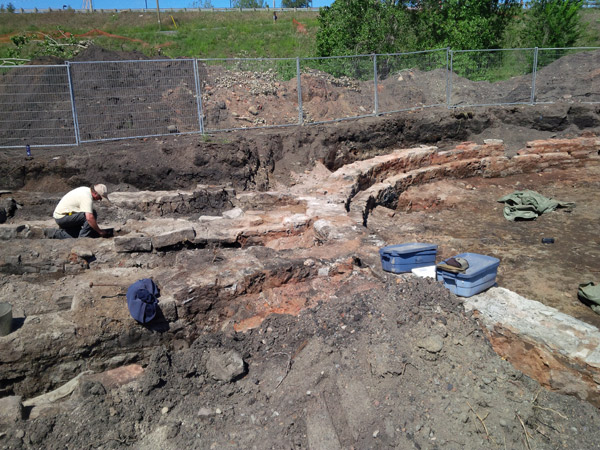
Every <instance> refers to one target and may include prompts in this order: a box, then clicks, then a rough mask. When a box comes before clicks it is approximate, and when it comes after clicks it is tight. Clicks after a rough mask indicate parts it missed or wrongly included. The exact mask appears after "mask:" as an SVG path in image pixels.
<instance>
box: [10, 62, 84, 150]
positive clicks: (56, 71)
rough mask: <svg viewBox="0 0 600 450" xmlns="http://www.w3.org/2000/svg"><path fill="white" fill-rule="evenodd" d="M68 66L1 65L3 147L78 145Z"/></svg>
mask: <svg viewBox="0 0 600 450" xmlns="http://www.w3.org/2000/svg"><path fill="white" fill-rule="evenodd" d="M74 116H75V114H74V112H73V102H72V97H71V84H70V80H69V71H68V67H67V66H64V65H60V66H33V65H32V66H16V67H11V68H8V67H0V146H2V147H20V146H25V145H26V144H30V145H32V146H34V145H40V146H41V145H46V146H50V145H53V146H56V145H73V144H76V143H77V141H76V138H75V125H74V120H73V117H74Z"/></svg>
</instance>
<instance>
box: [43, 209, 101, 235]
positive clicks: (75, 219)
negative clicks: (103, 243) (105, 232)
mask: <svg viewBox="0 0 600 450" xmlns="http://www.w3.org/2000/svg"><path fill="white" fill-rule="evenodd" d="M94 217H97V215H96V211H94ZM56 223H57V224H58V226H59V227H60V230H58V231H57V232H56V233H55V234H54V239H70V238H78V237H90V238H97V237H100V235H99V234H98V233H97V232H96V230H94V229H93V228H92V227H90V224H89V223H88V221H87V220H85V213H83V212H80V213H75V214H71V215H70V216H65V217H63V218H62V219H56Z"/></svg>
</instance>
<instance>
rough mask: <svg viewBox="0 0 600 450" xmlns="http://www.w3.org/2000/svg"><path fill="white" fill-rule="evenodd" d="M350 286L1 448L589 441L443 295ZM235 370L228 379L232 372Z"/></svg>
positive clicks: (168, 362)
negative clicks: (502, 357) (329, 298)
mask: <svg viewBox="0 0 600 450" xmlns="http://www.w3.org/2000/svg"><path fill="white" fill-rule="evenodd" d="M355 281H357V284H352V283H350V284H348V285H346V286H344V287H343V288H342V289H340V290H339V291H338V292H336V295H335V297H334V298H333V299H332V300H331V301H329V302H327V303H323V304H321V305H319V306H317V307H316V308H314V309H311V310H309V311H305V312H304V313H302V314H301V315H300V316H299V317H297V318H296V317H292V316H286V315H274V316H271V317H269V318H268V319H267V320H266V321H265V322H264V323H263V324H262V326H261V327H260V328H258V329H254V330H250V331H248V332H246V333H234V332H223V333H215V334H207V335H205V336H202V337H200V338H198V339H197V340H196V341H195V342H194V343H193V344H192V345H191V346H189V348H187V347H186V348H183V349H180V350H174V349H173V348H171V349H167V348H163V349H159V350H157V351H156V352H155V353H154V355H153V356H152V357H151V359H150V361H149V364H148V366H147V368H146V370H145V373H144V375H143V376H142V377H141V378H140V379H139V380H137V381H136V382H135V383H134V384H129V385H127V386H124V387H123V388H120V389H112V390H111V389H106V388H105V387H104V386H103V385H102V384H101V383H99V382H93V381H88V382H84V383H81V385H80V388H79V389H78V390H77V391H76V393H75V394H74V395H73V396H72V397H71V399H70V400H68V401H67V402H66V403H63V404H62V405H60V406H59V407H56V408H55V409H54V410H53V412H52V414H51V415H48V414H45V415H44V417H40V418H38V419H37V420H30V421H28V422H24V423H22V424H20V425H19V426H18V427H15V429H13V430H9V431H8V434H7V435H6V436H5V437H4V442H5V444H4V445H5V448H22V447H26V448H33V447H37V446H39V445H41V444H42V443H43V444H44V446H46V447H47V448H64V447H65V446H68V447H78V448H97V447H104V448H121V447H127V446H130V445H132V444H134V443H135V445H136V446H139V447H143V448H173V449H175V448H181V447H188V446H189V445H190V443H193V444H192V445H193V446H194V447H195V448H209V447H210V448H415V449H418V448H447V449H481V448H496V447H497V446H500V447H503V446H505V447H506V448H527V447H528V446H532V447H535V448H539V449H546V448H548V449H550V448H557V447H566V448H592V447H593V446H594V445H595V443H596V442H597V441H598V438H599V437H600V431H599V429H598V427H595V426H593V423H594V421H595V420H597V419H590V417H592V418H594V417H598V416H599V414H598V412H597V411H596V410H595V408H593V407H592V406H590V405H586V404H585V403H580V402H578V401H576V400H575V399H574V398H571V397H564V396H560V395H557V394H553V393H551V392H548V391H545V390H542V389H540V388H539V386H538V385H537V383H535V382H533V381H532V380H530V379H528V378H527V377H525V376H523V375H522V374H521V373H519V372H518V371H516V370H515V369H514V368H512V366H511V365H510V364H509V363H507V362H506V361H503V360H502V359H500V358H499V357H498V356H497V355H496V354H495V353H494V352H493V350H492V349H491V348H490V346H489V344H488V343H487V341H486V340H485V339H484V338H483V337H482V335H481V333H480V330H479V327H478V325H477V323H476V322H475V321H474V320H473V319H472V318H470V317H468V316H465V315H464V313H463V312H461V311H462V305H461V304H460V302H458V301H457V299H456V297H454V296H452V295H451V294H449V292H448V291H447V290H445V289H444V288H442V287H441V286H440V285H439V284H437V283H433V282H430V281H427V280H420V279H414V278H410V277H402V278H399V279H397V280H392V281H391V282H389V283H387V284H386V285H384V286H375V285H371V289H370V290H369V291H365V290H364V288H365V285H364V284H361V283H360V280H355ZM362 281H363V282H364V281H366V280H362ZM358 286H362V288H361V289H362V290H361V291H356V290H355V289H356V288H357V287H358ZM242 360H243V364H241V363H240V361H242ZM236 361H237V362H238V364H239V367H240V370H239V374H237V375H236V373H238V372H235V371H233V370H230V369H228V367H229V368H230V367H231V366H234V365H235V362H236ZM227 362H228V363H227ZM223 373H225V376H223ZM457 430H461V431H460V433H457Z"/></svg>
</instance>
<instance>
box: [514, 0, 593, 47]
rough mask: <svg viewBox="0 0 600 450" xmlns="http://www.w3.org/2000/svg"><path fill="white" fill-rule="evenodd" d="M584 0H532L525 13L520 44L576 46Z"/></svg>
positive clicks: (530, 45) (532, 45)
mask: <svg viewBox="0 0 600 450" xmlns="http://www.w3.org/2000/svg"><path fill="white" fill-rule="evenodd" d="M582 6H583V2H582V1H581V0H575V1H573V0H533V2H532V3H531V7H530V9H529V11H527V12H526V13H525V16H524V27H523V28H522V30H521V41H520V43H521V46H524V47H540V48H544V47H545V48H560V47H571V46H573V45H574V44H575V43H576V42H577V40H578V39H579V37H580V36H581V31H582V30H581V22H580V17H579V12H580V10H581V8H582Z"/></svg>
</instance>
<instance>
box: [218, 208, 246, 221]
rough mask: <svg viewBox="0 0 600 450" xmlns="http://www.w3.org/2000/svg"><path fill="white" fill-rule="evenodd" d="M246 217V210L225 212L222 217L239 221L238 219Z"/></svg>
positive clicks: (238, 209)
mask: <svg viewBox="0 0 600 450" xmlns="http://www.w3.org/2000/svg"><path fill="white" fill-rule="evenodd" d="M243 215H244V210H242V208H233V209H230V210H229V211H223V213H222V216H223V217H225V218H226V219H237V218H238V217H242V216H243Z"/></svg>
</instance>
